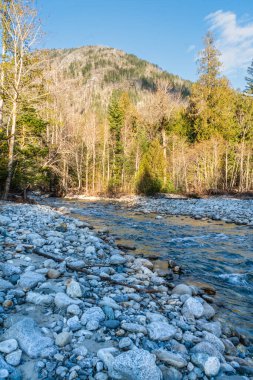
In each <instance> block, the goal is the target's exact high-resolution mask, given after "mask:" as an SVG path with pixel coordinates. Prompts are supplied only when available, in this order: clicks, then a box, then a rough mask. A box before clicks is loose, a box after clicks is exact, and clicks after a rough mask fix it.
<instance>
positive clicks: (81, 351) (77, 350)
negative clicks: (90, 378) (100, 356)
mask: <svg viewBox="0 0 253 380" xmlns="http://www.w3.org/2000/svg"><path fill="white" fill-rule="evenodd" d="M73 354H75V355H78V356H79V355H80V356H86V355H87V354H88V350H87V348H86V347H85V346H79V347H76V348H75V349H74V350H73Z"/></svg>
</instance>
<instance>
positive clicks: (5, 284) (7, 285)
mask: <svg viewBox="0 0 253 380" xmlns="http://www.w3.org/2000/svg"><path fill="white" fill-rule="evenodd" d="M12 288H13V284H12V283H11V282H10V281H6V280H3V279H2V278H0V289H1V291H4V290H9V289H12Z"/></svg>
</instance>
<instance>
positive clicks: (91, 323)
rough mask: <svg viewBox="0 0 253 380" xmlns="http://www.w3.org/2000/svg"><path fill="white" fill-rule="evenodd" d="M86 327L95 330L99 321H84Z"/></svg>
mask: <svg viewBox="0 0 253 380" xmlns="http://www.w3.org/2000/svg"><path fill="white" fill-rule="evenodd" d="M86 329H87V330H88V331H95V330H97V329H99V321H97V320H96V319H93V320H90V321H88V322H87V323H86Z"/></svg>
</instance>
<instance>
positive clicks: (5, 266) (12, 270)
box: [0, 263, 21, 277]
mask: <svg viewBox="0 0 253 380" xmlns="http://www.w3.org/2000/svg"><path fill="white" fill-rule="evenodd" d="M0 269H1V271H2V272H3V276H4V277H10V276H12V275H13V274H20V273H21V269H20V268H19V267H16V266H15V265H13V264H9V263H2V264H0Z"/></svg>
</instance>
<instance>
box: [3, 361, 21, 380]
mask: <svg viewBox="0 0 253 380" xmlns="http://www.w3.org/2000/svg"><path fill="white" fill-rule="evenodd" d="M3 370H5V372H2V374H1V372H0V379H1V378H4V377H3V376H4V373H5V374H7V373H8V376H9V379H10V380H22V379H23V377H22V375H21V373H20V371H19V370H17V369H16V368H14V367H13V366H11V365H10V364H8V363H7V362H6V361H5V360H4V359H3V357H2V356H1V355H0V371H3ZM6 371H7V372H6Z"/></svg>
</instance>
